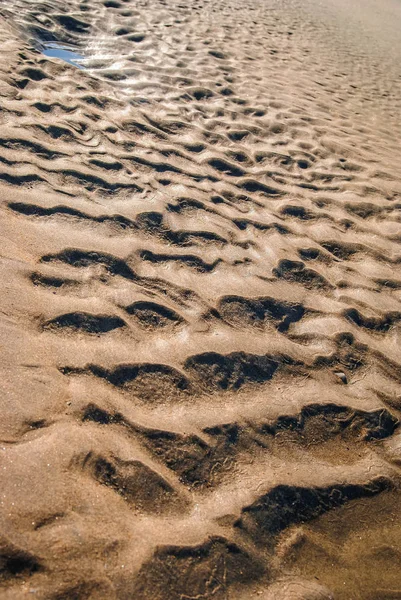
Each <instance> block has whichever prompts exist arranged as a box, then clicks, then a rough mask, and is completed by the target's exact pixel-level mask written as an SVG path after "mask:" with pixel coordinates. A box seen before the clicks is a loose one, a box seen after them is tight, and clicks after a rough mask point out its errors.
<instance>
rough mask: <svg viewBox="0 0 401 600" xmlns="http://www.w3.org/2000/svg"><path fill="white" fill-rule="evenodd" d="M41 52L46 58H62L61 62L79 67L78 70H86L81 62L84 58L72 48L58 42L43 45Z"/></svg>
mask: <svg viewBox="0 0 401 600" xmlns="http://www.w3.org/2000/svg"><path fill="white" fill-rule="evenodd" d="M41 52H42V54H44V55H45V56H49V57H51V58H60V59H61V60H64V61H65V62H67V63H69V64H71V65H74V67H78V69H84V68H85V67H84V66H83V65H82V64H81V62H80V61H82V60H83V59H84V57H83V56H82V55H80V54H78V53H77V52H75V51H74V50H73V49H72V48H71V47H70V46H65V45H62V44H59V43H57V42H47V43H45V44H43V45H42V47H41Z"/></svg>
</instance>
